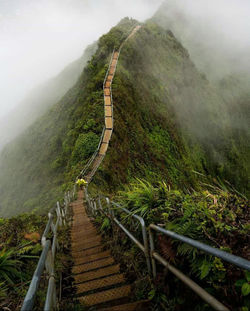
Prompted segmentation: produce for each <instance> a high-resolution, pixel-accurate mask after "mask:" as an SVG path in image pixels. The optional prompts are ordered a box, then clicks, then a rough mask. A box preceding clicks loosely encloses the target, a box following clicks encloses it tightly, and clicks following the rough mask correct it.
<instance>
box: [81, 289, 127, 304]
mask: <svg viewBox="0 0 250 311" xmlns="http://www.w3.org/2000/svg"><path fill="white" fill-rule="evenodd" d="M130 291H131V287H130V285H125V286H122V287H117V288H113V289H109V290H105V291H103V292H99V293H95V294H90V295H87V296H83V297H79V301H80V303H83V304H84V305H86V306H94V305H98V304H100V303H105V302H108V301H111V300H116V299H120V298H123V297H127V296H128V295H129V294H130Z"/></svg>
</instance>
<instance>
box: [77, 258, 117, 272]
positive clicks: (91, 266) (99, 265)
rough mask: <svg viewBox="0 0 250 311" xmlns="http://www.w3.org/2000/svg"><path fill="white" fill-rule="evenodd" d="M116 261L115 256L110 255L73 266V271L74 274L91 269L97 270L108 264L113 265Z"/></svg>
mask: <svg viewBox="0 0 250 311" xmlns="http://www.w3.org/2000/svg"><path fill="white" fill-rule="evenodd" d="M114 262H115V261H114V258H113V257H108V258H104V259H100V260H96V261H92V262H90V263H85V264H83V265H79V266H75V267H73V269H72V272H73V273H74V274H77V273H83V272H88V271H91V270H95V269H99V268H103V267H106V266H110V265H113V264H114Z"/></svg>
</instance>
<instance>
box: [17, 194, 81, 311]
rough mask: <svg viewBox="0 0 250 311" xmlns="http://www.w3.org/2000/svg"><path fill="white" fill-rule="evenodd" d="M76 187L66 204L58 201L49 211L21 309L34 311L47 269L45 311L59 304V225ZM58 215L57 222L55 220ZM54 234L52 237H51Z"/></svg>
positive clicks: (63, 218) (64, 219)
mask: <svg viewBox="0 0 250 311" xmlns="http://www.w3.org/2000/svg"><path fill="white" fill-rule="evenodd" d="M74 192H75V188H74V190H73V191H72V194H71V193H70V192H67V193H66V194H65V197H64V205H63V206H60V203H59V202H57V204H56V206H55V207H54V208H52V209H51V210H50V211H49V213H48V218H49V219H48V222H47V224H46V227H45V230H44V232H43V235H42V239H41V244H42V246H43V251H42V253H41V256H40V258H39V262H38V264H37V267H36V270H35V272H34V274H33V277H32V280H31V283H30V286H29V289H28V292H27V294H26V296H25V298H24V301H23V305H22V308H21V311H32V310H33V307H34V303H35V298H36V294H37V290H38V288H39V284H40V281H41V277H42V275H43V273H44V271H46V273H47V275H48V288H47V294H46V300H45V305H44V311H49V310H53V309H55V308H56V305H57V298H56V281H55V266H54V264H55V256H56V250H57V249H58V247H59V246H58V241H57V231H58V227H60V226H63V225H65V224H66V220H67V216H68V207H69V203H70V202H71V200H72V199H73V198H74ZM55 216H56V221H55V223H54V222H53V220H54V217H55ZM51 236H52V237H51Z"/></svg>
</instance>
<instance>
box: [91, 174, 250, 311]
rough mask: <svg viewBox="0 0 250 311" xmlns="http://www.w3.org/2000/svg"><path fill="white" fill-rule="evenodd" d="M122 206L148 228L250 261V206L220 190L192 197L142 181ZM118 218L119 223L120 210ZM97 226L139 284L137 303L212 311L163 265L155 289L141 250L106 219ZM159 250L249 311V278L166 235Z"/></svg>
mask: <svg viewBox="0 0 250 311" xmlns="http://www.w3.org/2000/svg"><path fill="white" fill-rule="evenodd" d="M116 200H117V201H119V202H120V204H122V206H124V207H126V208H127V209H128V210H130V211H131V213H135V214H137V215H140V216H142V217H143V218H144V220H145V222H146V225H147V226H148V225H149V224H151V223H154V224H158V225H160V226H162V227H163V228H166V229H168V230H171V231H174V232H176V233H178V234H181V235H185V236H186V237H189V238H193V239H197V240H199V241H200V242H203V243H206V244H207V245H210V246H213V247H216V248H219V249H221V250H224V251H227V252H229V253H233V254H236V255H238V256H242V257H244V258H248V256H249V254H248V252H249V249H248V245H249V233H250V227H249V220H250V214H249V202H248V201H247V200H246V199H244V198H241V197H239V196H238V195H236V194H233V193H231V192H228V191H225V190H222V189H220V188H219V187H217V186H215V185H207V186H206V188H205V187H204V189H203V190H201V191H199V192H198V191H193V192H190V193H189V194H187V193H184V192H183V191H180V190H174V189H171V187H170V186H169V185H167V184H166V183H164V182H158V183H154V184H152V183H150V182H147V181H145V180H139V179H137V180H135V181H133V182H132V183H131V184H130V185H128V186H126V187H125V188H124V190H123V191H120V192H119V195H118V196H117V198H116ZM114 212H115V214H116V215H117V217H118V218H119V215H120V213H118V212H116V211H115V208H114ZM120 220H121V221H122V223H123V224H124V225H125V227H126V228H130V231H131V232H133V234H134V235H136V236H137V238H138V239H139V240H142V237H141V235H140V230H136V231H135V225H136V224H135V222H133V221H132V220H131V217H128V215H127V214H123V215H122V217H120ZM96 221H97V222H99V223H100V224H101V226H100V228H101V230H103V233H105V240H106V241H108V244H111V245H112V250H113V251H114V252H115V256H116V257H117V260H118V261H119V262H121V263H122V264H124V266H125V272H126V273H127V277H128V278H130V279H132V280H133V281H134V282H135V284H136V289H135V295H136V299H142V298H149V299H150V300H151V301H152V304H153V305H155V309H154V310H168V311H170V310H184V309H185V310H211V308H210V307H209V306H208V305H207V304H206V303H204V302H203V301H202V300H201V299H199V297H198V296H196V295H195V294H193V293H192V292H191V291H190V290H189V289H188V287H187V286H186V285H184V284H183V283H182V282H181V281H179V280H178V279H177V278H176V277H175V276H174V275H173V274H172V273H171V272H169V271H168V270H167V269H165V270H164V269H163V267H162V266H161V265H157V271H158V276H157V279H156V280H155V282H154V283H153V284H152V283H150V281H149V280H148V278H147V272H146V263H145V257H144V256H143V254H142V252H141V250H140V249H139V248H138V247H137V246H136V245H135V244H134V243H133V242H132V241H131V240H130V239H129V238H128V237H127V236H126V234H124V233H123V232H122V231H121V230H119V229H117V227H116V226H113V227H112V224H111V223H110V221H109V220H108V218H104V219H103V217H101V214H100V217H96ZM109 247H110V245H109ZM155 248H156V250H157V252H159V253H160V254H161V256H162V257H163V258H165V259H166V260H167V261H168V262H170V263H171V264H172V265H174V266H175V267H177V268H178V269H180V270H181V271H182V272H184V273H185V274H187V275H189V276H190V277H191V279H193V280H194V281H196V282H197V283H198V284H199V285H201V286H202V287H203V288H205V289H206V290H207V291H208V292H209V293H210V294H212V295H214V296H215V297H216V298H217V299H218V300H219V301H221V302H222V303H224V304H225V305H226V306H228V307H229V309H230V310H241V311H243V310H244V311H245V310H248V309H249V307H250V299H249V297H250V286H249V281H250V274H249V273H248V272H244V271H242V270H241V269H238V268H236V267H235V266H233V265H230V264H227V263H226V262H224V261H222V260H221V259H219V258H215V257H213V256H209V255H206V254H205V253H204V252H201V251H199V250H197V249H195V248H193V247H191V246H189V245H187V244H184V243H181V242H179V241H177V240H174V239H171V238H167V237H166V236H164V235H161V234H157V235H156V236H155Z"/></svg>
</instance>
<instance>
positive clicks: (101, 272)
mask: <svg viewBox="0 0 250 311" xmlns="http://www.w3.org/2000/svg"><path fill="white" fill-rule="evenodd" d="M119 272H120V266H119V265H113V266H109V267H106V268H101V269H98V270H94V271H89V272H84V273H82V274H76V275H74V279H75V282H76V283H83V282H87V281H90V280H95V279H99V278H101V277H104V276H108V275H112V274H116V273H119Z"/></svg>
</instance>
